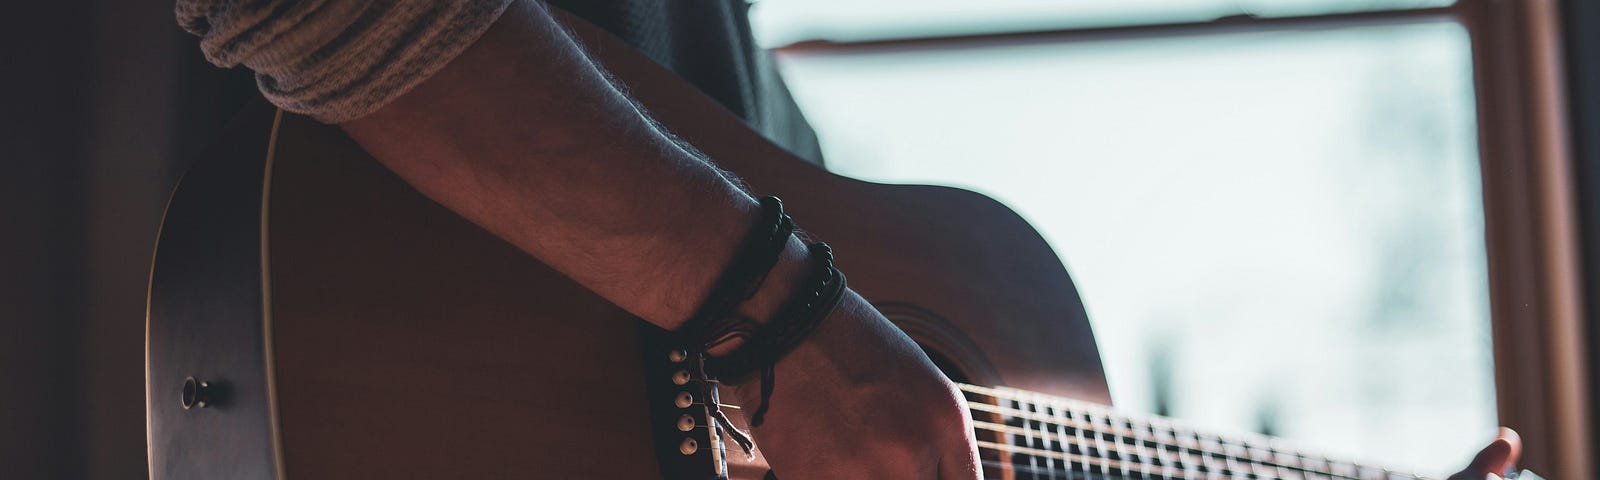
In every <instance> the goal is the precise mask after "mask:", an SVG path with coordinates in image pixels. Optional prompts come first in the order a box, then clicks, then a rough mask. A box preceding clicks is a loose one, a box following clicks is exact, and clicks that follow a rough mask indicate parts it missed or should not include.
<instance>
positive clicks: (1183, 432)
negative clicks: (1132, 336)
mask: <svg viewBox="0 0 1600 480" xmlns="http://www.w3.org/2000/svg"><path fill="white" fill-rule="evenodd" d="M963 387H965V386H963ZM1046 398H1047V399H1048V397H1046ZM1002 399H1003V400H1010V401H1012V402H1017V403H1019V404H1034V403H1035V402H1028V401H1026V400H1024V399H1019V398H1002ZM968 403H970V404H972V405H973V408H974V409H978V410H986V411H989V412H990V413H996V414H1001V415H1011V416H1017V417H1023V418H1027V419H1031V420H1039V421H1057V420H1065V422H1064V423H1067V424H1069V425H1070V426H1077V427H1081V428H1091V429H1095V428H1098V427H1096V426H1093V425H1085V424H1084V423H1082V422H1075V421H1073V420H1072V419H1070V418H1063V417H1061V416H1059V415H1056V416H1044V415H1040V414H1038V413H1037V412H1033V411H1027V410H1020V409H1017V408H1013V407H1008V406H1002V405H998V404H996V403H988V402H985V401H983V400H982V399H968ZM1044 404H1045V405H1049V406H1056V407H1058V410H1060V411H1063V412H1066V413H1069V414H1077V415H1078V416H1080V417H1081V416H1098V417H1101V418H1105V419H1107V426H1108V427H1110V428H1109V429H1108V430H1112V431H1113V432H1110V433H1116V434H1119V435H1121V436H1129V437H1135V438H1138V439H1140V440H1143V441H1152V442H1157V443H1169V444H1170V443H1172V442H1168V441H1166V439H1165V438H1161V434H1165V437H1167V438H1171V439H1172V440H1173V441H1177V442H1183V441H1189V442H1193V443H1195V444H1197V445H1200V446H1205V444H1206V443H1214V444H1216V445H1218V446H1221V447H1224V448H1226V447H1236V448H1239V449H1249V450H1258V451H1266V452H1270V453H1273V454H1275V455H1279V456H1295V457H1298V458H1303V459H1307V460H1311V461H1313V462H1315V463H1329V464H1341V463H1344V464H1351V465H1355V463H1354V462H1346V461H1341V460H1335V459H1331V458H1326V457H1320V456H1313V455H1306V454H1303V453H1300V452H1297V451H1290V450H1291V449H1289V448H1284V447H1282V446H1279V445H1274V444H1276V443H1279V442H1278V441H1276V440H1274V439H1271V438H1269V437H1265V436H1256V438H1249V439H1237V440H1236V439H1232V438H1227V437H1223V436H1221V435H1210V434H1202V433H1199V432H1194V431H1193V429H1190V428H1187V427H1186V426H1183V425H1179V424H1176V423H1174V422H1170V421H1165V420H1163V419H1157V418H1152V419H1149V420H1141V419H1138V418H1135V417H1134V416H1132V415H1126V414H1121V413H1117V412H1113V411H1110V410H1106V409H1104V408H1093V407H1090V408H1084V407H1083V406H1082V405H1050V403H1044ZM1112 420H1115V421H1116V423H1118V424H1126V425H1130V426H1131V425H1135V424H1139V425H1144V426H1148V427H1150V428H1149V429H1145V428H1128V427H1122V426H1117V425H1114V424H1112V423H1111V422H1112ZM1161 424H1168V425H1161ZM1124 432H1129V433H1132V434H1131V435H1126V434H1123V433H1124ZM1147 432H1148V433H1147ZM1247 435H1248V434H1246V435H1234V436H1235V437H1246V436H1247ZM1250 436H1253V435H1250Z"/></svg>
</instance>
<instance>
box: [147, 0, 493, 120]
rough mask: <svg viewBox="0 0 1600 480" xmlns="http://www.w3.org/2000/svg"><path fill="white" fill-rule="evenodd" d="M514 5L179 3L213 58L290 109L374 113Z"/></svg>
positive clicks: (417, 0)
mask: <svg viewBox="0 0 1600 480" xmlns="http://www.w3.org/2000/svg"><path fill="white" fill-rule="evenodd" d="M512 1H514V0H177V9H176V14H177V17H178V24H179V25H180V26H182V27H183V28H184V30H187V31H189V32H190V33H193V34H195V35H198V36H199V37H200V49H201V51H202V52H203V53H204V54H205V56H206V59H207V60H210V61H211V63H214V64H216V65H218V66H222V67H234V66H237V65H244V66H246V67H249V68H250V69H251V70H253V71H254V72H255V74H256V83H257V85H258V86H259V87H260V88H261V93H262V94H263V95H265V96H266V98H267V99H268V100H270V101H272V103H274V104H276V105H278V106H279V107H282V108H283V109H285V110H288V111H291V112H296V113H303V114H307V115H310V116H312V117H314V118H316V119H318V120H321V121H323V122H328V123H338V122H344V121H349V120H354V119H357V118H360V117H362V116H365V115H366V114H368V113H372V112H373V111H375V110H377V109H378V108H379V107H382V106H384V105H385V104H387V103H389V101H391V100H393V99H395V98H396V97H399V96H400V95H402V94H404V93H406V92H407V91H409V90H411V88H412V87H415V86H416V85H417V84H419V83H422V81H423V80H426V79H427V78H428V77H430V76H432V75H433V74H434V73H435V72H438V71H439V69H441V68H443V67H444V66H445V64H447V63H449V62H450V60H452V59H454V58H455V57H456V56H457V55H459V54H461V52H462V51H463V50H466V48H467V47H468V46H469V45H471V44H472V42H474V41H476V40H477V39H478V37H479V36H481V35H483V32H484V31H486V30H488V29H489V25H491V24H493V23H494V21H495V20H496V19H498V18H499V17H500V14H501V13H503V12H505V9H506V7H507V6H509V5H510V3H511V2H512Z"/></svg>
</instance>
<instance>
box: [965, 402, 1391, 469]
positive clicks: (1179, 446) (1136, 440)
mask: <svg viewBox="0 0 1600 480" xmlns="http://www.w3.org/2000/svg"><path fill="white" fill-rule="evenodd" d="M969 405H970V406H971V408H972V409H973V410H980V411H987V412H989V413H995V414H998V415H1002V416H1010V417H1016V418H1020V419H1025V420H1033V421H1036V422H1040V423H1050V424H1057V425H1061V426H1063V427H1067V428H1073V429H1076V430H1078V431H1080V432H1087V433H1092V434H1110V433H1111V432H1109V431H1107V430H1121V431H1128V430H1126V429H1118V428H1117V427H1111V428H1110V429H1103V428H1101V426H1100V425H1097V424H1094V423H1088V422H1082V421H1076V420H1071V419H1066V418H1052V417H1047V416H1043V415H1037V414H1033V413H1032V412H1028V411H1024V410H1017V409H1013V408H1008V407H999V406H995V405H991V404H971V403H970V402H969ZM981 416H983V415H974V417H981ZM974 422H982V420H980V419H978V418H974ZM983 423H989V424H993V425H999V424H994V423H992V422H983ZM1013 428H1017V429H1019V430H1021V427H1013ZM1006 433H1012V434H1018V435H1029V434H1028V433H1027V432H1014V431H1008V432H1006ZM1124 436H1126V437H1128V438H1129V439H1131V440H1133V442H1115V443H1116V444H1117V445H1119V446H1121V445H1127V446H1136V445H1139V444H1140V443H1149V444H1153V445H1158V446H1161V447H1172V448H1170V449H1169V450H1171V449H1176V450H1178V452H1174V453H1180V454H1187V455H1192V456H1195V457H1197V458H1198V457H1201V456H1203V455H1202V454H1208V455H1213V456H1216V455H1221V456H1225V457H1234V458H1237V459H1241V460H1244V459H1248V460H1249V461H1250V462H1251V463H1263V464H1273V465H1279V466H1283V467H1285V468H1293V469H1297V470H1309V471H1317V470H1319V469H1314V468H1312V467H1306V466H1297V465H1288V464H1287V463H1280V462H1277V461H1275V460H1268V459H1262V458H1257V457H1243V456H1239V455H1235V454H1230V453H1227V452H1219V451H1217V450H1216V449H1210V448H1206V445H1205V444H1204V442H1197V443H1195V444H1194V446H1189V445H1186V444H1183V443H1179V442H1168V441H1165V440H1163V439H1161V438H1159V437H1148V436H1143V435H1124ZM1100 438H1102V437H1099V436H1098V435H1097V436H1096V437H1095V438H1093V439H1084V441H1086V442H1087V441H1092V442H1095V443H1097V444H1100V445H1101V446H1103V445H1104V441H1103V440H1100ZM1078 444H1080V445H1082V444H1084V443H1081V442H1080V443H1078ZM1219 445H1226V444H1224V443H1222V442H1219ZM1235 446H1236V447H1238V448H1242V449H1248V448H1250V447H1248V446H1245V445H1235ZM1145 448H1150V447H1145ZM1104 450H1113V449H1110V448H1104ZM1256 450H1263V449H1261V448H1256ZM1196 452H1198V453H1196ZM1273 453H1275V454H1277V456H1288V455H1290V454H1286V453H1284V452H1277V451H1274V452H1273ZM1300 458H1308V459H1309V458H1311V457H1300ZM1302 463H1306V462H1302ZM1315 463H1328V464H1330V465H1333V466H1340V465H1339V462H1331V461H1322V462H1315ZM1344 466H1348V467H1356V468H1359V467H1360V466H1359V465H1356V464H1353V463H1352V464H1344ZM1368 468H1369V469H1371V468H1373V467H1368Z"/></svg>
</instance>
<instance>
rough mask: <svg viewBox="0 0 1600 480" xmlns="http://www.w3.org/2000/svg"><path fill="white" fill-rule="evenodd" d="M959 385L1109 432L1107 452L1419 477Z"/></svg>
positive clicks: (1082, 405) (1003, 410)
mask: <svg viewBox="0 0 1600 480" xmlns="http://www.w3.org/2000/svg"><path fill="white" fill-rule="evenodd" d="M960 386H961V387H962V390H964V391H967V392H968V393H974V394H977V395H979V396H987V397H994V398H996V399H1007V400H1010V401H1012V402H1015V403H1017V404H1018V405H1019V406H1020V405H1023V404H1027V405H1029V407H1030V408H1031V409H1032V410H1033V411H1028V410H1021V409H1018V408H1011V407H1004V406H999V405H995V404H991V403H985V402H983V401H982V400H983V399H981V398H972V399H969V403H970V404H972V405H973V406H974V409H975V410H987V411H989V413H994V414H998V415H1007V416H1013V417H1020V418H1023V419H1029V420H1034V421H1037V422H1040V424H1039V426H1040V428H1041V431H1042V429H1043V427H1044V426H1045V425H1052V427H1053V428H1055V427H1056V426H1065V427H1067V428H1073V429H1077V430H1079V431H1082V430H1088V431H1090V432H1092V433H1096V434H1100V435H1110V436H1111V437H1112V439H1113V440H1114V441H1115V442H1114V443H1115V444H1117V445H1118V446H1119V448H1117V449H1105V450H1109V451H1116V452H1118V453H1119V454H1126V453H1127V452H1126V450H1125V449H1123V448H1120V447H1121V446H1123V445H1127V446H1136V445H1140V444H1143V443H1148V444H1152V445H1160V446H1164V447H1177V449H1178V450H1179V452H1174V453H1179V454H1180V455H1182V456H1185V457H1188V458H1190V459H1192V458H1200V459H1201V462H1200V463H1201V464H1203V465H1205V466H1206V467H1207V469H1209V470H1223V469H1228V470H1236V469H1239V468H1238V464H1241V463H1242V464H1259V465H1265V466H1271V467H1274V468H1285V469H1290V470H1295V471H1299V472H1304V473H1315V474H1321V475H1343V476H1350V475H1359V474H1360V472H1361V471H1363V470H1364V471H1369V472H1377V471H1382V472H1383V473H1384V474H1389V475H1405V476H1409V477H1411V478H1418V477H1416V476H1415V475H1412V474H1404V473H1399V472H1396V471H1393V470H1389V469H1380V468H1378V467H1369V466H1363V465H1360V464H1357V463H1354V462H1345V461H1339V460H1334V459H1330V458H1325V457H1317V456H1310V455H1305V454H1302V453H1299V452H1290V451H1287V449H1284V448H1281V447H1278V446H1274V445H1271V444H1272V443H1275V442H1274V441H1272V439H1270V438H1267V437H1264V436H1261V437H1258V438H1259V439H1260V440H1261V441H1259V442H1257V444H1252V443H1251V442H1249V441H1235V440H1232V439H1228V438H1224V437H1221V436H1214V435H1202V434H1199V433H1194V434H1193V435H1192V436H1191V435H1190V434H1188V432H1185V433H1179V431H1180V430H1189V429H1186V428H1181V427H1180V426H1178V425H1167V426H1162V427H1160V428H1158V424H1162V423H1168V424H1171V423H1172V422H1166V421H1162V420H1160V419H1152V420H1149V421H1140V420H1138V419H1134V418H1132V417H1130V416H1126V415H1120V414H1116V413H1113V412H1111V411H1109V410H1108V409H1106V408H1104V407H1100V406H1098V405H1095V404H1090V403H1087V402H1077V401H1072V400H1066V399H1057V398H1054V397H1048V396H1044V395H1037V394H1031V393H1030V392H1022V393H1025V394H1029V395H1028V396H1031V397H1036V398H1037V399H1039V400H1044V401H1043V402H1037V401H1033V402H1030V401H1026V400H1024V399H1022V398H1017V397H1020V396H1021V395H1010V394H1009V393H1010V392H1005V391H1001V390H998V389H989V388H984V387H976V386H971V385H964V384H963V385H960ZM1029 400H1032V399H1029ZM1040 404H1043V405H1045V406H1046V407H1047V409H1048V410H1057V409H1055V408H1052V407H1057V406H1059V407H1062V408H1060V409H1059V410H1058V412H1062V413H1067V414H1077V416H1079V417H1080V418H1084V417H1089V418H1092V417H1095V416H1098V417H1101V418H1104V419H1105V422H1106V424H1105V425H1104V426H1105V427H1108V428H1101V426H1100V425H1098V424H1095V423H1087V422H1078V421H1074V420H1072V419H1070V418H1065V417H1063V416H1062V415H1060V414H1059V413H1058V414H1056V415H1049V416H1046V415H1042V414H1040V413H1039V412H1038V410H1039V408H1038V405H1040ZM1052 404H1055V405H1052ZM1063 404H1065V405H1063ZM1096 414H1098V415H1096ZM1113 417H1115V418H1113ZM1113 422H1114V423H1113ZM1117 424H1125V425H1129V426H1132V425H1134V424H1142V425H1146V426H1149V427H1150V429H1149V432H1150V433H1147V430H1146V429H1143V428H1137V429H1130V428H1123V427H1120V426H1117ZM1019 430H1021V429H1020V428H1019ZM1006 433H1011V434H1019V435H1023V436H1025V437H1027V438H1029V439H1030V440H1031V439H1032V438H1033V434H1032V432H1029V431H1020V432H1019V431H1008V432H1006ZM1130 433H1131V435H1130ZM1155 433H1165V434H1166V437H1167V438H1171V439H1172V440H1173V441H1168V440H1167V439H1166V438H1163V437H1162V436H1161V435H1155ZM1100 435H1097V436H1096V440H1101V439H1102V438H1103V437H1101V436H1100ZM1046 436H1048V435H1046ZM1117 437H1128V440H1130V441H1124V440H1123V439H1120V438H1117ZM1207 440H1210V441H1209V442H1208V441H1207ZM1066 443H1067V444H1071V443H1073V442H1066ZM1096 443H1098V444H1101V445H1100V446H1101V447H1103V446H1104V445H1103V442H1096ZM1208 443H1210V444H1212V445H1215V446H1216V447H1221V448H1213V447H1212V446H1211V445H1207V444H1208ZM1261 444H1267V445H1261ZM1191 445H1192V446H1191ZM1140 446H1142V445H1140ZM1148 448H1149V447H1145V448H1138V450H1141V451H1147V449H1148ZM1229 449H1232V450H1239V451H1243V452H1245V454H1246V455H1239V454H1235V453H1232V452H1228V451H1226V450H1229ZM1163 450H1167V449H1157V450H1156V452H1157V455H1156V456H1157V457H1162V456H1163V455H1161V454H1162V453H1163ZM1255 452H1265V453H1267V454H1269V455H1271V456H1272V457H1273V458H1294V459H1295V460H1297V461H1296V462H1294V463H1298V464H1300V465H1289V464H1287V462H1278V461H1276V460H1271V459H1263V458H1260V456H1256V455H1250V454H1252V453H1255ZM1197 454H1198V455H1197ZM1218 460H1220V461H1221V462H1222V463H1224V464H1228V466H1222V465H1217V464H1216V462H1217V461H1218ZM1342 472H1354V473H1342Z"/></svg>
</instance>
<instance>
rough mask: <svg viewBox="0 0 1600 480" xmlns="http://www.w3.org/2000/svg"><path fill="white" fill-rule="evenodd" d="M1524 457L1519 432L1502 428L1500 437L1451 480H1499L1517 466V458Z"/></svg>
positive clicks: (1452, 476)
mask: <svg viewBox="0 0 1600 480" xmlns="http://www.w3.org/2000/svg"><path fill="white" fill-rule="evenodd" d="M1520 456H1522V438H1521V437H1518V436H1517V432H1516V431H1513V430H1511V429H1509V428H1505V427H1501V428H1500V435H1498V436H1496V437H1495V439H1494V441H1493V442H1490V443H1489V446H1487V447H1484V448H1483V450H1481V451H1479V452H1478V456H1477V457H1474V458H1473V459H1472V464H1471V465H1467V468H1466V470H1462V471H1461V472H1460V473H1457V474H1455V475H1451V476H1450V480H1484V479H1486V478H1488V479H1495V480H1499V478H1500V475H1502V474H1504V473H1505V472H1506V471H1507V470H1511V468H1512V467H1513V466H1514V465H1516V463H1517V457H1520Z"/></svg>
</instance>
